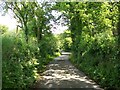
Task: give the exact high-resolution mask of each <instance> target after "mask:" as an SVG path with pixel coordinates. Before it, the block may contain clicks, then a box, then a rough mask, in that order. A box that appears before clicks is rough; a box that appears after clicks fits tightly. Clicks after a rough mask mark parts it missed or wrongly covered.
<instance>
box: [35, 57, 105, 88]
mask: <svg viewBox="0 0 120 90" xmlns="http://www.w3.org/2000/svg"><path fill="white" fill-rule="evenodd" d="M68 57H69V55H61V56H60V57H57V58H55V59H54V61H52V62H50V64H49V65H47V70H46V71H45V72H43V73H42V78H40V79H39V80H38V81H37V83H36V84H35V88H94V89H96V90H103V89H101V88H99V85H97V84H96V83H95V82H94V81H92V80H90V79H89V78H88V77H87V76H85V74H84V73H83V72H81V71H79V70H78V69H76V68H75V67H74V66H73V65H72V64H71V63H70V61H69V60H68Z"/></svg>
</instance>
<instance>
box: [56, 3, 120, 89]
mask: <svg viewBox="0 0 120 90" xmlns="http://www.w3.org/2000/svg"><path fill="white" fill-rule="evenodd" d="M55 8H57V9H58V10H59V11H61V12H62V13H63V14H64V16H66V17H67V18H68V19H69V29H70V31H71V38H72V56H71V61H72V62H73V63H74V64H75V65H76V66H77V67H78V68H79V69H80V70H83V71H84V72H85V73H86V74H87V75H89V76H90V77H91V78H92V79H94V80H95V81H96V82H97V83H99V84H100V85H101V86H102V87H104V88H118V87H119V86H120V73H119V72H120V59H119V58H120V47H119V46H120V43H119V38H120V34H119V31H120V28H119V27H120V24H119V23H120V19H119V18H120V16H119V15H120V13H119V11H120V9H119V8H120V3H119V2H117V3H114V2H113V3H109V2H105V3H104V2H98V3H95V2H86V3H82V2H59V3H57V4H56V6H55Z"/></svg>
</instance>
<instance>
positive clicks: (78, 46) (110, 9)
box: [0, 2, 120, 88]
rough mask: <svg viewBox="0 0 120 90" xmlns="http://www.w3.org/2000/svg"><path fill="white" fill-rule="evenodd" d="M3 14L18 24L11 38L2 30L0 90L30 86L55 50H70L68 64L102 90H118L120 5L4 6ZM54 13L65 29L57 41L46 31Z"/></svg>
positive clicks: (48, 29) (8, 4)
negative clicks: (57, 13) (11, 16)
mask: <svg viewBox="0 0 120 90" xmlns="http://www.w3.org/2000/svg"><path fill="white" fill-rule="evenodd" d="M52 6H53V7H52ZM5 9H6V11H7V10H11V11H12V12H13V13H14V18H15V19H16V20H17V21H18V23H19V25H18V26H17V30H16V32H15V33H8V32H6V30H7V28H6V27H4V26H0V29H1V32H2V56H3V57H2V59H3V61H2V62H3V65H2V68H3V70H2V71H3V72H2V76H3V77H2V79H3V84H2V85H3V88H25V87H29V86H30V85H31V84H32V83H33V82H34V81H35V80H36V78H37V77H38V74H37V72H38V71H42V70H43V68H44V67H45V65H46V64H47V63H48V62H49V61H51V60H52V56H54V55H55V51H56V50H57V49H58V48H59V49H61V50H65V51H71V52H72V55H71V62H73V63H74V64H75V65H76V66H77V67H78V68H79V69H80V70H83V71H84V72H85V73H86V74H87V75H88V76H89V77H91V78H92V79H94V80H95V81H96V82H97V83H98V84H100V85H101V86H102V87H104V88H119V87H120V73H119V72H120V3H119V2H98V3H95V2H84V3H83V2H57V3H52V4H50V3H47V2H45V3H38V2H24V3H23V2H6V3H5ZM53 9H54V10H57V11H60V12H61V13H62V15H61V16H60V17H63V16H64V19H65V22H67V23H68V24H67V25H68V26H69V30H67V31H65V32H64V33H62V34H60V35H57V36H54V35H53V34H52V33H51V31H50V20H51V19H53V18H54V17H53V16H52V14H51V12H52V11H51V10H53ZM60 17H58V18H57V20H59V18H60ZM19 28H20V29H19ZM56 37H57V39H56ZM58 51H59V50H58ZM56 55H57V54H56Z"/></svg>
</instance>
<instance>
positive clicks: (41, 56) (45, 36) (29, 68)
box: [0, 2, 57, 88]
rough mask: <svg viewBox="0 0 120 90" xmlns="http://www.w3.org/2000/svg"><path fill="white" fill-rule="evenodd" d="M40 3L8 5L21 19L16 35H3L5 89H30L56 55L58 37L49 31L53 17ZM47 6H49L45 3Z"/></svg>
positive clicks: (8, 33) (3, 33) (16, 16)
mask: <svg viewBox="0 0 120 90" xmlns="http://www.w3.org/2000/svg"><path fill="white" fill-rule="evenodd" d="M43 6H44V5H42V4H39V3H38V2H25V3H23V2H6V8H5V9H6V10H11V11H12V12H13V13H14V18H15V19H16V20H18V23H19V25H18V26H17V30H16V32H14V33H13V32H7V31H8V30H7V29H8V28H6V27H5V26H0V28H1V32H2V88H28V87H30V86H31V85H33V83H34V82H35V81H36V79H37V78H38V76H39V75H38V73H39V72H42V71H43V70H44V68H45V65H46V64H48V63H49V62H50V61H51V60H53V57H54V56H55V50H56V48H57V46H56V38H55V37H54V36H53V34H52V33H51V31H50V30H49V28H50V27H49V25H48V24H47V23H48V22H49V19H50V16H49V15H48V14H47V12H46V10H47V8H49V7H46V8H45V7H44V9H43ZM46 6H47V3H46Z"/></svg>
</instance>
